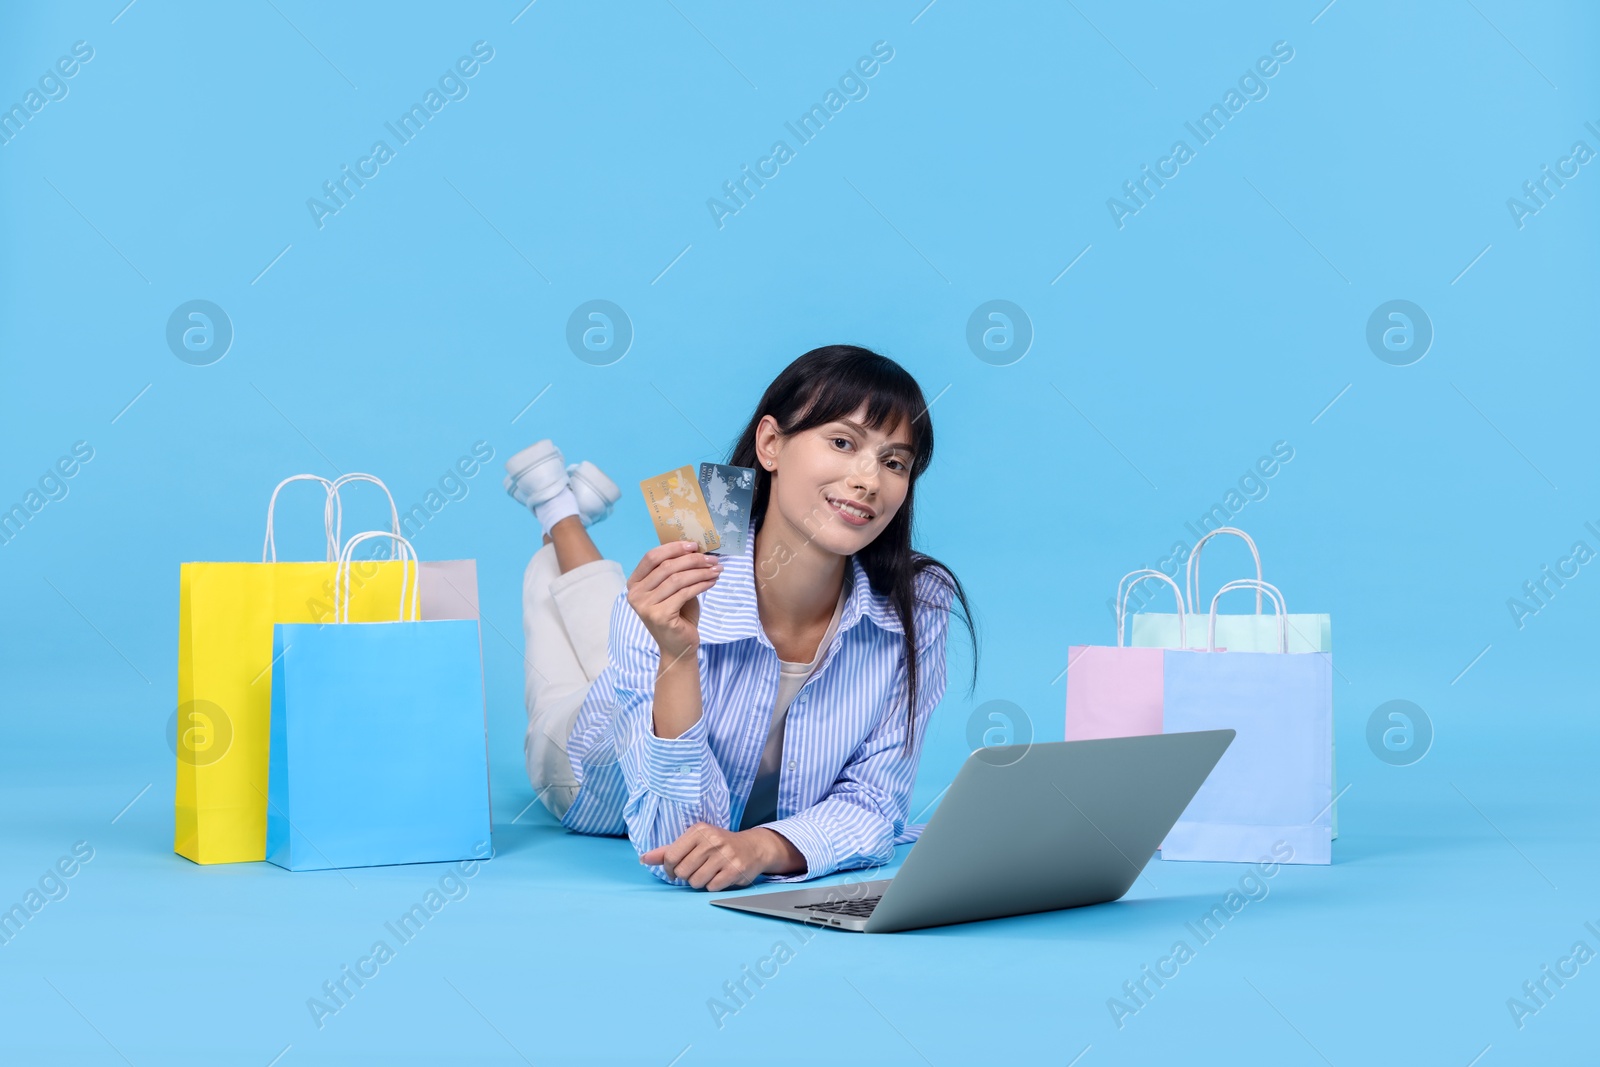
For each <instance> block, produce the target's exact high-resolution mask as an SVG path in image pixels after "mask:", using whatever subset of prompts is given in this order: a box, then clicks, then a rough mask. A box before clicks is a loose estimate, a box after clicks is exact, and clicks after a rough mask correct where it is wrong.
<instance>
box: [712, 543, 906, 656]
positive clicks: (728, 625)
mask: <svg viewBox="0 0 1600 1067" xmlns="http://www.w3.org/2000/svg"><path fill="white" fill-rule="evenodd" d="M755 544H756V540H755V529H754V525H753V524H752V526H751V528H750V529H749V531H748V532H747V534H746V537H745V551H744V552H742V553H740V554H739V555H736V556H727V557H724V558H723V563H722V577H721V578H720V579H719V580H718V581H717V584H716V585H713V586H712V587H711V588H710V589H708V590H706V591H705V592H704V593H702V594H700V621H699V623H698V626H699V630H700V643H701V644H723V643H727V642H732V641H741V640H744V639H746V638H750V637H754V638H756V639H757V640H759V641H760V642H761V643H762V644H764V645H766V646H768V647H769V648H770V647H771V646H772V642H771V641H770V640H769V639H768V638H767V634H766V631H765V630H763V629H762V628H761V614H760V611H759V610H758V609H757V607H756V573H755ZM845 582H846V585H847V587H848V593H847V596H846V599H845V603H844V611H843V612H842V613H841V614H840V616H839V629H838V630H837V633H840V634H842V633H844V632H845V631H847V630H849V629H850V628H851V627H852V626H854V625H855V624H856V623H857V622H859V621H860V620H861V619H862V618H863V617H865V618H867V619H869V620H871V621H872V622H874V623H876V624H877V625H878V627H879V628H880V629H882V630H886V631H888V632H889V633H896V634H904V633H905V627H904V626H902V625H901V623H900V616H899V615H897V614H896V613H895V610H894V606H893V605H892V604H891V603H890V601H889V598H888V597H887V596H885V595H883V594H881V593H878V592H875V591H874V590H873V588H872V581H871V579H869V578H868V577H867V570H866V568H865V567H863V566H862V565H861V561H860V560H859V559H857V558H856V556H855V555H851V556H850V568H849V572H848V574H847V576H846V579H845Z"/></svg>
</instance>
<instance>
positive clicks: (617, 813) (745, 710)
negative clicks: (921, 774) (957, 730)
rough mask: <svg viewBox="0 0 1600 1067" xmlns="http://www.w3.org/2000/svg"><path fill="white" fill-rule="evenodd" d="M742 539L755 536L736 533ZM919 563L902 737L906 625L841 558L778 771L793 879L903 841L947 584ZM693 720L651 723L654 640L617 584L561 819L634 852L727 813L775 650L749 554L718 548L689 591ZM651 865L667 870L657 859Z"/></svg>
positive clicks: (772, 690) (737, 802) (940, 668)
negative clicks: (796, 858)
mask: <svg viewBox="0 0 1600 1067" xmlns="http://www.w3.org/2000/svg"><path fill="white" fill-rule="evenodd" d="M746 543H747V544H750V545H752V546H753V544H754V537H753V536H752V537H751V538H750V539H749V540H748V541H747V542H746ZM935 570H936V568H929V569H927V570H924V571H923V572H922V573H921V574H919V575H918V576H917V583H916V606H915V608H914V609H913V610H914V618H915V620H916V629H917V660H918V672H917V673H918V678H917V712H916V715H915V717H914V724H913V727H912V743H911V746H910V748H909V750H908V749H907V747H906V745H905V736H906V708H905V701H906V693H905V688H906V661H905V650H904V642H905V629H904V628H903V627H902V626H901V624H900V619H899V617H898V616H897V615H896V614H895V611H894V608H893V606H892V605H891V603H890V602H889V598H888V597H886V596H883V595H880V594H878V593H875V592H874V591H873V590H872V586H871V583H870V581H869V580H868V578H867V573H866V570H865V568H863V567H862V565H861V563H860V561H859V560H857V559H856V558H855V557H854V556H851V557H850V571H849V577H848V581H849V582H850V591H849V594H848V596H847V599H846V601H845V605H844V611H843V614H842V615H841V616H840V619H839V627H838V630H837V631H836V632H835V634H834V639H833V641H832V643H831V644H830V645H829V647H828V651H827V654H826V656H825V657H824V658H823V659H822V661H821V662H820V663H819V664H818V665H817V669H816V670H815V671H814V672H813V673H812V675H811V677H810V678H809V679H807V681H806V684H805V685H804V686H803V687H802V688H801V689H800V691H799V693H798V694H796V696H795V699H794V703H793V704H792V705H790V708H789V717H788V722H787V724H786V726H785V729H784V738H783V764H782V767H781V769H780V772H779V784H778V818H777V819H776V820H775V821H773V822H769V823H764V824H763V825H765V826H767V827H769V828H771V829H773V830H775V831H777V832H778V833H780V834H782V835H783V836H784V837H785V838H787V839H788V840H789V841H790V843H792V844H793V845H794V847H795V848H796V849H798V850H799V852H800V853H801V855H803V856H804V857H805V861H806V870H805V872H804V873H801V874H795V875H788V876H782V877H779V876H771V875H769V876H764V877H767V878H770V879H771V880H772V881H780V882H793V881H800V880H802V879H806V878H819V877H821V876H822V875H825V874H829V873H831V872H833V871H837V870H847V869H850V868H854V867H870V866H877V865H879V864H883V863H887V862H888V861H889V860H890V859H892V858H893V857H894V846H895V845H900V844H906V843H908V842H910V841H914V840H916V838H917V836H918V835H919V834H920V833H921V832H922V827H923V824H921V823H916V824H909V825H908V823H907V818H908V815H909V806H910V803H911V789H912V785H913V784H914V782H915V779H916V774H917V761H918V758H919V757H920V755H921V753H922V739H923V735H924V733H925V732H926V729H927V725H928V719H929V716H930V714H931V713H932V711H933V708H934V706H935V705H937V704H938V703H939V701H940V699H941V698H942V697H943V696H944V691H945V681H946V678H945V638H946V637H947V635H948V633H949V629H950V603H951V599H952V596H953V592H952V590H951V589H950V587H949V586H948V585H947V584H946V583H945V582H944V581H942V580H940V579H939V578H937V577H935V573H934V572H935ZM699 630H700V648H699V651H698V658H699V665H700V692H701V697H702V700H701V704H702V713H701V716H700V719H699V720H698V721H697V722H696V723H695V724H694V725H693V726H691V727H690V728H689V729H688V730H686V731H684V733H683V734H682V735H681V736H679V737H675V738H663V737H657V736H656V734H655V729H654V724H653V705H654V704H655V681H656V671H657V668H658V665H659V663H660V660H661V650H660V647H659V646H658V645H657V644H656V642H655V638H653V637H651V636H650V632H649V631H648V630H646V629H645V626H644V621H643V620H642V619H640V618H639V615H638V613H637V612H635V611H634V610H633V606H632V605H631V604H629V603H628V594H627V590H623V591H622V592H621V593H619V594H618V595H617V599H616V601H615V602H614V603H613V605H612V609H611V635H610V648H609V654H608V657H607V664H606V667H605V669H604V670H603V671H602V672H601V673H600V675H599V677H597V678H596V679H595V681H594V683H593V684H592V685H591V686H590V688H589V691H588V694H587V696H586V697H585V698H584V701H583V705H582V707H580V708H579V710H578V716H577V720H576V721H575V722H574V724H573V728H572V733H571V735H570V737H569V742H568V750H567V754H568V758H569V759H571V761H572V769H573V772H574V774H576V776H577V779H578V782H579V789H578V794H577V797H576V798H575V799H574V800H573V803H572V806H571V807H570V808H569V809H568V810H567V813H566V815H565V816H564V817H563V818H562V820H561V821H562V824H563V825H564V826H566V827H567V828H568V829H569V830H574V831H577V832H579V833H588V834H622V833H626V834H627V835H628V838H629V839H630V840H631V841H632V842H633V845H634V848H635V849H637V850H638V851H639V852H640V853H643V852H645V851H646V850H648V849H652V848H656V847H657V846H660V845H667V844H671V843H672V842H673V841H675V840H677V838H678V837H679V836H680V835H681V834H682V833H683V832H684V831H685V830H687V829H688V828H689V826H690V825H691V824H693V823H696V822H706V823H710V824H711V825H713V826H720V827H724V828H736V827H738V825H739V821H740V819H741V817H742V815H743V813H744V807H745V804H746V802H747V801H748V800H749V797H750V787H751V785H752V784H754V782H755V776H756V769H757V766H758V764H759V763H760V760H761V750H762V747H763V746H764V745H765V743H766V739H767V731H768V729H769V727H770V726H771V724H772V709H773V703H774V700H775V698H776V696H777V689H778V673H779V672H778V654H777V651H776V650H775V649H774V648H773V646H772V642H771V641H770V640H768V638H767V635H766V632H765V631H764V630H763V629H762V627H761V619H760V616H759V614H758V612H757V608H756V586H755V562H754V557H753V556H752V555H751V554H750V553H749V552H747V553H745V554H743V555H737V556H730V557H727V559H726V560H725V561H724V564H723V571H722V576H721V578H719V579H718V581H717V583H716V585H714V586H712V587H711V588H710V589H709V590H707V591H706V592H704V593H702V594H700V620H699ZM650 870H651V871H652V872H653V873H654V874H655V875H656V877H658V878H661V879H663V880H664V881H669V882H672V883H673V884H675V885H687V884H688V883H687V881H686V880H684V879H682V878H668V877H667V875H666V872H665V869H664V868H663V867H662V866H660V865H655V866H652V867H651V868H650Z"/></svg>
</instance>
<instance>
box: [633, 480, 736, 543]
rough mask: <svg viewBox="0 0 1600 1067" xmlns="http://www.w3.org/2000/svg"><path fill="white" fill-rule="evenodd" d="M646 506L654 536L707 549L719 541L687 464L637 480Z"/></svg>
mask: <svg viewBox="0 0 1600 1067" xmlns="http://www.w3.org/2000/svg"><path fill="white" fill-rule="evenodd" d="M639 488H640V490H642V491H643V492H644V502H645V506H646V507H648V508H649V509H650V518H651V520H653V521H654V522H655V524H656V536H657V537H659V538H660V539H661V543H662V544H666V543H667V542H668V541H693V542H695V543H696V544H698V545H700V546H701V547H702V548H704V549H705V550H706V551H707V552H711V551H713V550H715V549H716V548H717V546H719V545H721V544H722V538H721V537H720V536H719V535H718V534H717V526H716V523H714V522H712V521H711V509H710V508H708V507H707V506H706V497H705V493H704V492H703V491H702V490H701V488H700V479H699V478H697V477H695V473H694V468H693V467H691V466H688V465H687V464H686V465H684V466H682V467H679V468H678V469H677V470H674V471H667V472H666V473H665V474H658V475H656V476H655V477H654V478H646V479H645V480H644V481H642V482H640V483H639Z"/></svg>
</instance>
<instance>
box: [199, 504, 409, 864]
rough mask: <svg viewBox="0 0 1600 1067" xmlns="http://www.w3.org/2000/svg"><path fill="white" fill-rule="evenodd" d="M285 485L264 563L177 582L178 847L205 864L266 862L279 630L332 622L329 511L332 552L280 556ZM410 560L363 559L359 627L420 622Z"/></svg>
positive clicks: (357, 587)
mask: <svg viewBox="0 0 1600 1067" xmlns="http://www.w3.org/2000/svg"><path fill="white" fill-rule="evenodd" d="M293 481H316V482H320V483H321V484H322V486H323V488H324V490H332V488H333V483H331V482H329V481H328V480H327V479H326V478H321V477H318V476H316V475H312V474H300V475H295V476H294V477H292V478H286V479H284V481H283V482H281V483H279V485H278V487H277V488H276V489H274V490H273V492H272V499H271V501H270V502H269V503H268V505H267V539H266V544H265V546H264V548H263V551H262V562H260V563H185V564H183V565H182V567H181V568H180V571H179V579H178V730H177V738H176V748H177V753H178V780H177V790H176V798H175V804H174V809H175V817H174V832H173V851H175V852H177V853H178V855H180V856H185V857H187V858H188V859H191V860H193V861H194V862H196V863H239V862H243V861H247V860H260V859H264V858H265V857H266V833H267V753H268V747H269V744H270V727H271V713H272V627H273V624H274V623H280V622H329V621H332V618H333V589H334V579H335V576H336V575H337V572H338V564H337V563H336V562H335V560H336V559H337V557H338V546H337V545H336V544H335V534H334V532H333V524H332V519H331V514H332V512H331V507H329V508H325V509H324V515H325V527H326V531H325V532H326V535H327V540H328V554H327V555H328V558H327V560H326V561H325V562H319V563H279V562H277V549H276V546H275V545H274V543H273V509H274V507H275V506H276V503H277V499H278V493H279V491H280V490H282V489H283V487H284V486H285V485H287V484H289V483H290V482H293ZM403 568H404V564H403V563H401V562H399V561H394V560H389V561H381V562H380V561H371V560H369V561H360V562H357V563H356V564H355V565H354V567H353V569H352V573H351V586H352V590H351V594H350V598H349V603H350V608H349V612H350V619H351V621H352V622H378V621H393V620H394V618H395V613H396V606H397V605H399V606H400V609H401V612H402V614H401V616H400V617H401V618H403V619H407V620H415V619H416V618H417V610H416V603H415V599H414V598H413V599H412V602H411V603H410V604H402V603H401V593H402V573H403Z"/></svg>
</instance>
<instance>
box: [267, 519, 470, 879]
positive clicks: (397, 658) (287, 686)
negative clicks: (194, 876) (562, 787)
mask: <svg viewBox="0 0 1600 1067" xmlns="http://www.w3.org/2000/svg"><path fill="white" fill-rule="evenodd" d="M366 536H367V535H359V536H358V537H356V538H352V539H351V543H350V545H347V546H346V549H345V552H344V553H342V555H343V556H344V563H345V567H344V573H343V575H342V582H341V591H343V590H347V589H348V563H349V549H350V548H351V547H353V545H354V544H355V543H356V542H357V541H359V540H362V539H364V538H365V537H366ZM385 536H390V535H385ZM397 540H400V541H402V542H403V539H397ZM406 547H407V548H409V545H407V546H406ZM412 559H413V561H414V559H415V554H414V553H413V554H412ZM415 574H416V572H415V569H414V567H413V568H412V577H411V594H412V596H413V597H414V596H415V595H416V579H415ZM404 597H405V594H404V593H402V603H404ZM342 599H343V600H344V601H347V600H348V595H347V593H346V595H345V596H344V597H343V598H342ZM342 606H343V604H341V607H342ZM341 617H343V616H341ZM273 629H274V633H273V669H272V720H271V752H270V762H269V765H268V797H267V857H266V858H267V859H268V860H269V861H271V862H272V863H275V864H277V865H278V866H280V867H286V868H288V869H289V870H294V871H304V870H319V869H326V868H333V867H367V866H374V865H378V864H391V863H436V862H443V861H449V860H461V859H481V858H482V848H483V846H484V845H485V844H487V843H488V842H489V841H490V840H491V838H490V832H491V824H490V812H489V765H488V747H487V735H486V729H485V716H484V693H483V666H482V653H481V649H480V644H479V635H478V623H477V621H476V620H436V621H426V622H368V623H348V622H338V623H325V624H317V623H280V624H278V625H277V626H275V627H274V628H273Z"/></svg>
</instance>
